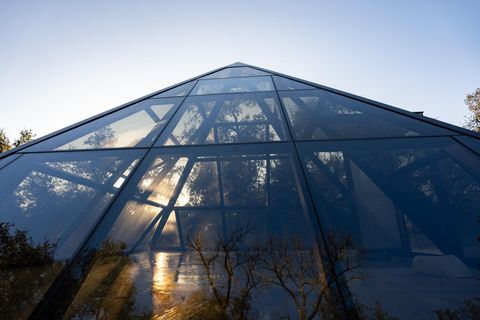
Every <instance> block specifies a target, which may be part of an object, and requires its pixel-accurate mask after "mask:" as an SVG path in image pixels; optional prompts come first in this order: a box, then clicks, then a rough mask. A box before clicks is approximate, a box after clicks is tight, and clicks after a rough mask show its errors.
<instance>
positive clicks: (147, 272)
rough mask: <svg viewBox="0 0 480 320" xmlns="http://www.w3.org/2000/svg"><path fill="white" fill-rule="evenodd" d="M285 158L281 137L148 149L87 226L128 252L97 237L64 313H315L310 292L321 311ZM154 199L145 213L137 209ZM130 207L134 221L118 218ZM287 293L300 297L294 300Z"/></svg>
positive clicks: (297, 189) (289, 158)
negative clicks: (98, 219)
mask: <svg viewBox="0 0 480 320" xmlns="http://www.w3.org/2000/svg"><path fill="white" fill-rule="evenodd" d="M293 159H294V157H293V155H292V149H291V147H290V146H289V145H286V144H274V145H273V146H272V145H249V146H212V147H196V148H169V149H157V150H155V151H154V152H152V153H151V154H150V155H149V157H148V158H147V159H146V160H145V162H144V163H142V165H141V167H140V168H139V169H138V171H137V172H138V173H139V174H138V175H137V174H136V175H135V176H134V177H132V180H131V183H129V185H128V186H127V187H126V188H125V189H124V192H122V195H120V198H122V199H124V200H123V203H116V204H115V205H114V206H113V207H112V209H111V210H110V212H109V213H108V214H107V219H104V220H103V222H104V223H103V224H102V226H101V227H100V228H99V229H98V230H99V234H98V235H96V239H97V243H98V244H100V243H102V242H103V239H104V237H105V236H106V235H107V234H108V236H107V239H108V243H110V244H117V246H119V247H121V246H123V247H124V248H126V249H127V250H128V251H130V250H131V252H132V253H131V254H130V255H123V254H117V255H116V256H114V255H112V253H109V252H108V250H109V249H108V248H106V247H105V246H104V245H103V246H100V245H98V246H99V249H98V250H99V252H100V253H101V254H100V255H98V256H99V258H98V259H96V261H95V262H94V265H93V268H92V269H91V271H90V272H89V274H88V276H87V277H86V280H85V281H84V282H83V284H82V287H81V288H80V291H79V292H78V294H77V296H76V298H75V300H74V302H73V304H72V305H71V306H70V309H69V311H68V312H67V315H68V317H77V316H79V315H81V314H85V313H86V312H90V313H91V314H95V312H98V311H99V310H102V312H106V313H108V314H111V315H112V317H113V318H116V317H118V316H119V315H120V312H122V316H125V313H124V312H125V310H127V311H126V312H129V313H128V316H130V317H135V316H140V315H143V316H147V317H160V318H161V317H167V318H174V319H189V318H199V319H215V318H234V317H233V316H234V315H238V314H244V315H245V318H248V317H255V315H258V314H262V317H264V318H269V319H270V318H272V319H277V318H282V317H283V318H299V316H301V314H302V312H308V313H309V314H311V315H313V317H315V316H317V317H319V316H320V312H319V311H318V310H316V308H315V303H314V301H317V299H318V301H319V303H320V304H321V306H322V310H323V311H322V312H324V313H327V314H328V313H329V312H330V311H332V310H334V309H335V307H334V306H332V303H331V301H329V303H330V305H328V304H327V301H326V300H327V299H326V298H321V295H322V294H323V293H322V290H326V289H328V287H326V284H325V282H323V281H324V279H325V277H323V275H324V273H323V272H322V269H321V265H320V263H319V259H320V257H319V256H318V252H319V251H318V250H317V249H316V246H315V241H314V240H313V239H314V236H313V234H314V233H315V232H316V231H315V230H316V227H315V224H314V223H313V221H312V218H313V217H312V214H311V213H310V209H309V208H308V207H306V205H305V202H304V200H305V199H303V198H302V196H301V195H302V186H301V185H299V184H298V181H299V180H298V179H297V178H296V177H297V174H296V169H295V168H296V165H295V162H294V160H293ZM140 172H144V174H140ZM235 173H236V174H235ZM239 180H240V183H238V182H239ZM172 190H173V191H172ZM159 194H164V195H165V196H164V197H162V196H159ZM132 202H134V203H136V205H137V210H135V212H132V211H131V210H129V205H130V203H132ZM153 207H156V208H157V214H156V216H154V217H153V218H152V216H151V215H149V214H141V215H138V214H139V213H142V212H145V211H144V210H145V209H144V208H153ZM132 215H134V216H135V219H136V220H137V221H143V230H140V229H137V228H135V229H133V230H132V229H130V228H127V227H125V228H124V227H123V226H129V225H130V224H131V221H132V219H131V217H132ZM109 225H113V227H109ZM100 230H101V231H100ZM139 231H140V232H139ZM100 233H101V234H104V235H103V236H101V235H100ZM103 243H105V242H103ZM118 244H120V245H118ZM110 247H112V245H110ZM105 253H107V254H105ZM230 267H231V268H230ZM300 268H303V269H302V270H303V272H294V270H300ZM105 269H108V270H112V272H110V273H109V280H108V281H107V280H106V281H103V282H101V284H100V285H101V290H98V292H97V291H92V290H91V289H90V288H92V286H94V285H97V287H98V283H99V279H102V273H104V272H105V271H104V270H105ZM275 271H278V273H275ZM276 275H277V276H278V278H276ZM330 277H331V275H329V277H327V279H331V278H330ZM229 279H230V280H229ZM229 281H233V282H231V283H232V284H233V283H234V285H233V286H232V287H229V286H228V282H229ZM282 281H288V282H289V285H290V284H291V285H292V287H290V286H288V287H282V285H281V283H282ZM293 282H295V283H297V284H298V287H295V285H294V284H293ZM322 285H323V286H322ZM121 288H124V290H120V289H121ZM229 288H230V289H229ZM102 293H107V294H105V295H103V294H102ZM124 293H127V294H124ZM292 295H293V296H294V297H295V298H293V297H292ZM329 297H331V296H329ZM331 298H332V297H331ZM294 299H298V301H300V303H301V304H302V305H303V307H301V308H300V309H298V308H296V307H295V303H294ZM91 301H96V302H97V303H95V304H92V303H90V302H91ZM246 301H248V304H247V303H246ZM125 306H130V307H129V308H128V309H125ZM329 306H330V307H329Z"/></svg>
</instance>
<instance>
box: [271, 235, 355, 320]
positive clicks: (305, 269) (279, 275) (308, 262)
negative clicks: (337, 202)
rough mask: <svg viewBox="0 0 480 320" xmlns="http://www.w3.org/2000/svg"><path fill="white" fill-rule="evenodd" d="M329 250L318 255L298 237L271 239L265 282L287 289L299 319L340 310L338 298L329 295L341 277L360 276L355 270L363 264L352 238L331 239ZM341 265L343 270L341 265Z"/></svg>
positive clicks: (332, 237)
mask: <svg viewBox="0 0 480 320" xmlns="http://www.w3.org/2000/svg"><path fill="white" fill-rule="evenodd" d="M327 242H328V244H327V245H328V247H329V248H328V251H329V253H328V254H327V251H326V250H325V253H320V254H318V253H317V252H318V250H316V249H315V248H314V247H307V246H305V244H304V243H303V241H302V240H301V239H300V238H298V237H295V238H283V239H278V238H270V239H269V241H268V243H267V246H266V249H265V254H264V255H262V265H263V268H264V269H265V270H266V272H264V273H263V281H264V282H265V283H267V284H271V285H275V286H278V287H280V288H281V289H283V290H284V291H285V292H286V293H287V295H288V296H290V298H291V300H292V302H293V303H294V305H295V308H296V311H297V316H298V319H301V320H304V319H314V318H315V317H317V316H318V315H319V314H320V313H321V312H328V313H329V314H335V313H336V310H335V309H336V305H337V304H338V303H336V302H335V299H334V298H333V297H331V296H330V295H329V292H330V289H331V288H332V286H333V285H334V283H335V281H336V279H337V277H342V276H348V277H349V279H347V281H349V280H353V279H355V278H358V275H354V274H353V273H352V271H353V270H354V269H355V268H356V267H358V266H359V261H360V259H359V256H358V252H359V251H356V252H357V254H356V255H354V256H353V257H350V255H351V253H349V252H352V251H353V250H349V249H351V248H352V241H351V238H350V237H343V238H337V237H335V236H333V235H331V236H329V237H328V238H327ZM340 264H341V267H342V268H341V271H339V269H340V268H338V266H339V265H340Z"/></svg>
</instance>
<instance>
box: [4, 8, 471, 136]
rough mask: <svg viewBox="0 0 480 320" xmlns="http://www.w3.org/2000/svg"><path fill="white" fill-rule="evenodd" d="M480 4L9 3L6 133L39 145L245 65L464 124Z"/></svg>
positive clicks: (6, 39)
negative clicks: (30, 134)
mask: <svg viewBox="0 0 480 320" xmlns="http://www.w3.org/2000/svg"><path fill="white" fill-rule="evenodd" d="M479 12H480V1H477V0H472V1H458V0H457V1H454V0H452V1H442V0H434V1H429V0H423V1H400V0H399V1H395V0H388V1H383V0H382V1H381V0H377V1H318V0H317V1H281V0H277V1H273V0H270V1H269V0H265V1H259V0H256V1H249V0H243V1H235V2H233V1H208V0H204V1H179V0H176V1H160V0H157V1H147V0H142V1H122V0H115V1H113V0H102V1H99V0H95V1H89V0H85V1H70V0H62V1H48V0H46V1H15V0H12V1H9V0H3V1H1V2H0V129H1V128H4V129H5V130H6V132H7V134H8V135H9V136H10V138H11V139H14V138H15V137H16V135H17V134H18V132H19V131H20V130H21V129H24V128H31V129H33V131H34V132H35V133H36V134H37V137H40V136H43V135H45V134H48V133H50V132H52V131H55V130H58V129H61V128H63V127H66V126H68V125H70V124H72V123H75V122H78V121H80V120H83V119H85V118H88V117H90V116H93V115H95V114H98V113H101V112H103V111H105V110H108V109H111V108H113V107H116V106H119V105H121V104H124V103H126V102H128V101H131V100H134V99H136V98H139V97H141V96H144V95H146V94H149V93H151V92H154V91H157V90H160V89H162V88H164V87H167V86H170V85H172V84H175V83H178V82H180V81H183V80H186V79H188V78H191V77H194V76H196V75H199V74H201V73H204V72H207V71H209V70H212V69H215V68H218V67H222V66H225V65H228V64H231V63H234V62H237V61H240V62H243V63H247V64H251V65H256V66H259V67H264V68H267V69H270V70H274V71H278V72H281V73H284V74H289V75H292V76H294V77H297V78H302V79H305V80H309V81H312V82H316V83H319V84H322V85H326V86H330V87H333V88H336V89H339V90H343V91H347V92H350V93H353V94H356V95H360V96H363V97H366V98H370V99H373V100H377V101H380V102H383V103H387V104H390V105H393V106H396V107H399V108H403V109H406V110H410V111H424V112H425V115H426V116H429V117H431V118H435V119H438V120H441V121H445V122H449V123H452V124H456V125H461V124H462V123H463V120H464V117H465V116H466V115H467V114H468V110H467V108H466V106H465V104H464V99H465V94H467V93H469V92H473V91H474V90H475V89H476V88H478V87H480V32H479V31H480V16H479V14H478V13H479Z"/></svg>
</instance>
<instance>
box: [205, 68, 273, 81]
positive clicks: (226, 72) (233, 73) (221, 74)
mask: <svg viewBox="0 0 480 320" xmlns="http://www.w3.org/2000/svg"><path fill="white" fill-rule="evenodd" d="M268 75H270V74H269V73H267V72H264V71H261V70H257V69H253V68H250V67H236V68H225V69H222V70H220V71H217V72H214V73H211V74H209V75H208V76H205V77H202V79H215V78H235V77H252V76H268Z"/></svg>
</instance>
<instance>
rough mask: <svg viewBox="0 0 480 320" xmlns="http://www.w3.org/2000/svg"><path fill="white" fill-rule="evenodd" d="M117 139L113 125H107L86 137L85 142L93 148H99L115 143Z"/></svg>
mask: <svg viewBox="0 0 480 320" xmlns="http://www.w3.org/2000/svg"><path fill="white" fill-rule="evenodd" d="M115 140H116V138H115V131H114V130H113V129H112V127H110V126H106V127H103V128H100V129H98V130H96V131H95V132H93V133H91V134H90V135H89V136H88V138H86V139H85V142H84V144H85V145H87V146H90V147H91V148H93V149H98V148H102V147H103V148H105V147H108V146H109V145H113V144H114V142H115Z"/></svg>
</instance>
